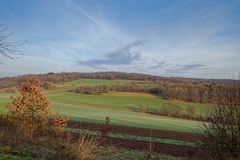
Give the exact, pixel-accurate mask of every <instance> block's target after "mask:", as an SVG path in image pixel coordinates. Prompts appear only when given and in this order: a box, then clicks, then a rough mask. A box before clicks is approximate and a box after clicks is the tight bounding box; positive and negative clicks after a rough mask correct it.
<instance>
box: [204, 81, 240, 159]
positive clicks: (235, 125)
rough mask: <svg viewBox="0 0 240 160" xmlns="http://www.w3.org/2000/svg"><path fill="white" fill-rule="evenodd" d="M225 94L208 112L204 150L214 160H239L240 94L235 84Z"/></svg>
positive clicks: (205, 124)
mask: <svg viewBox="0 0 240 160" xmlns="http://www.w3.org/2000/svg"><path fill="white" fill-rule="evenodd" d="M237 85H238V84H237ZM224 92H225V93H224V95H221V96H220V97H219V104H218V105H216V106H215V107H211V109H209V110H208V122H207V123H204V128H203V133H204V136H205V139H204V141H203V148H204V149H205V151H206V153H207V155H208V157H211V158H212V159H217V160H225V159H228V160H239V159H240V93H239V91H238V90H236V85H235V84H232V88H229V89H227V90H225V91H224Z"/></svg>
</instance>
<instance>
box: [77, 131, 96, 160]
mask: <svg viewBox="0 0 240 160" xmlns="http://www.w3.org/2000/svg"><path fill="white" fill-rule="evenodd" d="M97 148H98V141H97V140H96V139H95V138H94V137H93V136H90V135H89V134H88V133H87V131H81V132H80V134H79V138H78V140H77V142H75V143H74V144H73V150H74V153H75V155H76V157H77V159H79V160H86V159H95V157H96V149H97Z"/></svg>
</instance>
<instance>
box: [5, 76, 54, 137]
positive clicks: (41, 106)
mask: <svg viewBox="0 0 240 160" xmlns="http://www.w3.org/2000/svg"><path fill="white" fill-rule="evenodd" d="M19 92H20V94H21V95H20V96H18V97H15V98H13V100H12V102H11V103H10V104H9V105H8V108H9V113H10V115H11V117H12V119H13V121H14V122H15V123H16V125H17V126H18V127H21V129H23V130H24V131H26V133H27V134H29V135H33V134H34V133H37V131H39V129H41V128H43V127H44V126H45V125H47V123H48V115H49V114H50V113H51V103H50V101H49V99H48V97H47V96H46V95H45V93H44V90H43V88H41V85H40V82H39V80H37V79H32V80H31V81H30V82H28V83H25V84H23V85H22V86H21V87H19Z"/></svg>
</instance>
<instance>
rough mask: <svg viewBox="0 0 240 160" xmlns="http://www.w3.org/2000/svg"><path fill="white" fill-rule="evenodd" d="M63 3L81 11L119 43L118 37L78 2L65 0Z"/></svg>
mask: <svg viewBox="0 0 240 160" xmlns="http://www.w3.org/2000/svg"><path fill="white" fill-rule="evenodd" d="M65 3H66V4H67V5H68V6H69V7H71V8H72V9H74V10H77V11H79V12H80V13H82V14H83V15H84V16H86V17H87V18H88V19H89V20H90V21H91V22H92V23H93V24H95V25H96V26H98V27H99V28H100V29H102V30H103V31H104V32H105V33H106V34H108V35H109V36H111V38H112V39H113V40H114V41H116V42H117V43H121V41H120V40H119V39H118V37H117V36H116V35H115V34H114V33H113V32H111V31H110V30H108V28H106V27H105V26H104V25H103V24H102V23H101V22H100V21H98V20H97V19H96V18H95V17H94V16H92V15H91V14H89V13H88V12H87V11H86V10H84V9H83V8H82V7H81V6H80V5H79V4H77V3H76V2H74V1H73V0H65Z"/></svg>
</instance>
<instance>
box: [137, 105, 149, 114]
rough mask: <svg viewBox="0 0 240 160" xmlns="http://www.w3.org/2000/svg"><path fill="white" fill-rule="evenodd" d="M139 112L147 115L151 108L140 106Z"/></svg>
mask: <svg viewBox="0 0 240 160" xmlns="http://www.w3.org/2000/svg"><path fill="white" fill-rule="evenodd" d="M138 111H139V112H140V113H147V112H148V111H149V107H148V106H147V105H140V106H139V108H138Z"/></svg>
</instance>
